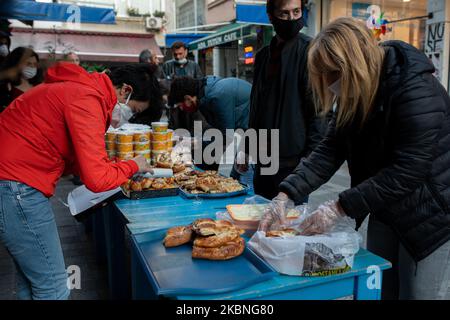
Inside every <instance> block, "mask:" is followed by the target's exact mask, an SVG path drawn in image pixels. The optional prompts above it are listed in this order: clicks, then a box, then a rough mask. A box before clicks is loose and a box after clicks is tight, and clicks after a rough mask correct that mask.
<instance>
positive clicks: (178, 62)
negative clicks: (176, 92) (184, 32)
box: [163, 41, 203, 79]
mask: <svg viewBox="0 0 450 320" xmlns="http://www.w3.org/2000/svg"><path fill="white" fill-rule="evenodd" d="M172 55H173V59H172V60H169V61H167V62H166V63H165V64H164V66H163V70H164V73H165V75H166V76H167V77H170V78H171V79H173V78H176V77H186V76H188V77H192V78H196V79H200V78H202V77H203V74H202V71H201V70H200V66H199V65H198V64H197V63H196V62H194V61H192V60H188V59H187V55H188V49H187V47H186V45H185V44H184V43H183V42H180V41H177V42H174V43H173V45H172Z"/></svg>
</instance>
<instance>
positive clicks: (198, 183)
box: [176, 170, 245, 195]
mask: <svg viewBox="0 0 450 320" xmlns="http://www.w3.org/2000/svg"><path fill="white" fill-rule="evenodd" d="M176 181H177V183H178V185H179V186H180V188H181V189H182V190H183V191H184V192H186V193H187V194H191V195H201V194H227V193H235V192H239V191H244V189H245V187H244V186H243V185H242V184H241V183H239V181H237V180H235V179H233V178H231V177H224V176H222V175H220V174H218V173H217V171H214V170H207V171H198V170H193V171H191V172H187V173H184V174H179V175H178V176H177V177H176Z"/></svg>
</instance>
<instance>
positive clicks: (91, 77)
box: [0, 63, 138, 197]
mask: <svg viewBox="0 0 450 320" xmlns="http://www.w3.org/2000/svg"><path fill="white" fill-rule="evenodd" d="M116 102H117V96H116V93H115V90H114V87H113V85H112V83H111V81H110V80H109V78H108V76H107V75H104V74H98V73H93V74H89V73H87V72H86V71H85V70H84V69H83V68H81V67H79V66H76V65H74V64H70V63H59V64H57V65H55V66H54V67H52V68H50V69H49V70H48V73H47V77H46V80H45V83H43V84H41V85H39V86H37V87H35V88H33V89H31V90H29V91H27V92H26V93H25V94H23V95H22V96H20V97H19V98H17V99H16V100H15V101H14V102H13V103H12V104H11V105H10V106H9V107H8V108H6V110H5V111H4V112H3V113H1V114H0V150H1V151H0V180H13V181H19V182H22V183H25V184H27V185H29V186H31V187H33V188H36V189H38V190H39V191H41V192H42V193H43V194H45V195H46V196H47V197H50V196H52V195H53V193H54V190H55V185H56V182H57V180H58V179H59V177H61V175H62V174H63V173H65V174H69V173H73V174H77V175H79V176H80V178H81V180H82V181H83V182H84V183H85V185H86V187H87V188H88V189H90V190H91V191H93V192H101V191H106V190H110V189H114V188H116V187H118V186H119V185H121V184H122V183H124V182H125V181H126V180H127V179H128V178H129V177H130V176H132V175H133V174H134V173H136V172H137V171H138V166H137V164H136V162H134V161H132V160H130V161H123V162H120V163H112V162H110V161H109V160H108V157H107V154H106V150H105V142H104V134H105V131H106V130H107V128H108V127H109V123H110V121H111V114H112V110H113V109H114V106H115V104H116Z"/></svg>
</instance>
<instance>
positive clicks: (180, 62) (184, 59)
mask: <svg viewBox="0 0 450 320" xmlns="http://www.w3.org/2000/svg"><path fill="white" fill-rule="evenodd" d="M176 61H177V63H178V64H186V63H187V59H186V58H183V59H180V60H176Z"/></svg>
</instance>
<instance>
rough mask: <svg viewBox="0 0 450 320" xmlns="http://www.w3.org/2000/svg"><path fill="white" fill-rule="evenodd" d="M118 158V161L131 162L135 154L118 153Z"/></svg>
mask: <svg viewBox="0 0 450 320" xmlns="http://www.w3.org/2000/svg"><path fill="white" fill-rule="evenodd" d="M116 156H117V159H118V160H130V159H133V158H134V152H133V151H131V152H117V154H116Z"/></svg>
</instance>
